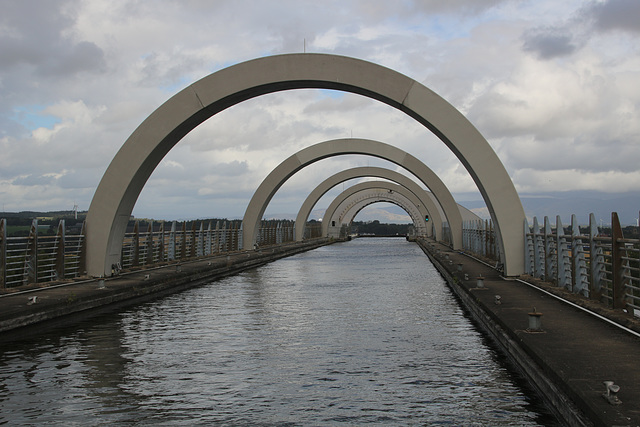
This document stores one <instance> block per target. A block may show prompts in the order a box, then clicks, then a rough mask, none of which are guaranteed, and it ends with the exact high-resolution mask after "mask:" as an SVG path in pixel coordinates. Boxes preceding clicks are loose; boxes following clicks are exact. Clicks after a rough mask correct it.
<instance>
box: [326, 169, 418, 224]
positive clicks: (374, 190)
mask: <svg viewBox="0 0 640 427" xmlns="http://www.w3.org/2000/svg"><path fill="white" fill-rule="evenodd" d="M372 198H376V199H377V200H376V201H389V202H392V203H395V204H397V205H398V206H401V207H402V208H403V209H404V210H405V211H406V212H407V213H408V214H409V216H410V217H411V219H412V221H413V223H414V226H415V227H416V229H417V230H422V232H426V229H427V223H426V221H425V215H427V214H428V211H427V209H426V208H425V206H424V205H421V202H420V199H418V197H416V195H415V194H413V193H412V192H411V191H409V190H408V189H407V188H405V187H403V186H401V185H398V184H393V183H390V182H387V181H367V182H361V183H359V184H356V185H353V186H351V187H349V188H347V189H346V190H344V191H343V192H341V193H340V194H339V195H338V196H336V198H335V199H333V201H332V202H331V204H329V207H328V208H327V210H326V211H325V213H324V217H323V218H322V235H323V236H328V235H329V227H332V226H334V225H333V222H334V221H336V224H337V225H335V227H340V226H341V224H342V220H343V218H344V217H345V215H347V214H348V213H349V211H351V210H352V209H353V208H354V207H355V206H357V205H358V203H359V202H361V201H362V200H365V199H372ZM371 203H373V202H370V203H367V204H371ZM362 207H364V206H362ZM362 207H360V209H362ZM360 209H358V210H360ZM356 213H357V212H356ZM354 215H355V213H354Z"/></svg>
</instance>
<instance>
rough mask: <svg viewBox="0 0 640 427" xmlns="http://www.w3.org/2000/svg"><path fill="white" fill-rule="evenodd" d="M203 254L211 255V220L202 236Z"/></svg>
mask: <svg viewBox="0 0 640 427" xmlns="http://www.w3.org/2000/svg"><path fill="white" fill-rule="evenodd" d="M204 255H211V221H209V224H208V225H207V231H206V232H205V238H204Z"/></svg>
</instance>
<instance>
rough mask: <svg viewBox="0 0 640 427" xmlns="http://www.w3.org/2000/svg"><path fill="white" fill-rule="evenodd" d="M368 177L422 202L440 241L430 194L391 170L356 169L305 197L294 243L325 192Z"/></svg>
mask: <svg viewBox="0 0 640 427" xmlns="http://www.w3.org/2000/svg"><path fill="white" fill-rule="evenodd" d="M368 176H370V177H376V178H385V179H388V180H391V181H393V182H395V183H397V184H399V185H401V186H403V187H405V188H407V189H408V190H409V191H411V192H412V193H413V194H415V196H416V197H418V199H420V202H422V204H423V206H425V207H426V209H427V212H428V213H429V215H430V217H431V219H432V221H433V228H434V232H435V239H436V240H440V239H441V236H440V234H441V233H442V217H441V216H440V212H439V210H438V207H437V206H436V202H434V199H435V198H432V194H431V193H429V192H427V191H425V190H424V189H423V188H422V187H420V186H419V185H418V184H417V183H416V182H415V181H413V180H412V179H410V178H408V177H406V176H404V175H402V174H401V173H398V172H396V171H393V170H391V169H384V168H378V167H357V168H352V169H347V170H344V171H342V172H338V173H337V174H335V175H333V176H331V177H329V178H327V179H326V180H324V181H322V182H321V183H320V184H319V185H318V186H317V187H316V188H315V189H314V190H313V191H312V192H311V193H309V196H307V198H306V199H305V201H304V202H303V203H302V207H301V208H300V210H299V211H298V215H297V216H296V222H295V224H296V241H301V240H303V237H304V229H305V225H306V223H307V219H308V218H309V215H310V214H311V210H312V209H313V207H314V206H315V205H316V203H317V202H318V200H320V198H321V197H322V196H323V195H324V194H325V193H326V192H327V191H329V190H330V189H332V188H333V187H335V186H336V185H338V184H340V183H342V182H344V181H347V180H349V179H353V178H362V177H368ZM429 228H430V227H427V232H428V230H429Z"/></svg>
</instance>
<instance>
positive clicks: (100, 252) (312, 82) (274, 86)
mask: <svg viewBox="0 0 640 427" xmlns="http://www.w3.org/2000/svg"><path fill="white" fill-rule="evenodd" d="M303 88H316V89H335V90H341V91H346V92H352V93H357V94H360V95H364V96H367V97H369V98H372V99H376V100H378V101H381V102H384V103H386V104H388V105H390V106H393V107H394V108H397V109H398V110H400V111H402V112H404V113H405V114H407V115H409V116H410V117H412V118H414V119H415V120H417V121H418V122H419V123H421V124H422V125H424V126H425V127H427V128H428V129H430V130H431V131H432V132H433V133H434V134H435V135H437V136H438V137H439V138H440V139H441V140H442V141H443V142H444V143H445V144H446V145H447V146H448V147H449V148H450V149H451V151H452V152H453V153H454V154H455V155H456V156H457V157H458V159H459V160H460V161H461V162H462V164H463V165H464V166H465V168H466V169H467V171H469V173H470V175H471V177H472V178H473V180H474V181H475V183H476V185H477V186H478V189H479V190H480V193H481V194H482V196H483V198H484V201H485V203H486V205H487V208H488V209H489V212H490V214H491V217H492V218H493V220H494V223H495V226H496V230H497V232H498V244H499V246H500V252H501V254H502V257H503V259H504V265H505V274H506V275H508V276H513V275H519V274H521V273H523V272H524V236H523V233H522V224H523V223H524V220H525V215H524V210H523V208H522V204H521V203H520V199H519V198H518V194H517V192H516V190H515V188H514V186H513V183H512V182H511V179H510V177H509V174H508V173H507V171H506V170H505V168H504V166H503V165H502V163H501V162H500V160H499V159H498V157H497V155H496V154H495V152H494V151H493V150H492V149H491V146H490V145H489V143H488V142H487V141H486V140H485V139H484V137H483V136H482V135H481V134H480V132H478V131H477V130H476V128H475V127H474V126H473V125H472V124H471V123H470V122H469V121H468V120H467V119H466V118H465V117H464V116H463V115H462V114H461V113H460V112H459V111H458V110H457V109H456V108H454V107H453V106H452V105H451V104H449V103H448V102H446V101H445V100H444V99H442V98H441V97H440V96H438V95H437V94H436V93H434V92H433V91H431V90H430V89H428V88H427V87H425V86H423V85H422V84H420V83H419V82H417V81H415V80H413V79H411V78H409V77H407V76H404V75H402V74H400V73H398V72H396V71H393V70H391V69H388V68H385V67H382V66H379V65H376V64H373V63H370V62H366V61H362V60H359V59H354V58H349V57H343V56H336V55H325V54H306V53H305V54H289V55H277V56H270V57H266V58H260V59H254V60H251V61H247V62H243V63H240V64H237V65H234V66H231V67H228V68H225V69H223V70H220V71H218V72H215V73H213V74H211V75H209V76H207V77H204V78H203V79H201V80H199V81H197V82H195V83H193V84H192V85H191V86H189V87H187V88H185V89H183V90H182V91H180V92H179V93H177V94H176V95H174V96H173V97H171V98H170V99H169V100H168V101H166V102H165V103H164V104H163V105H161V106H160V107H159V108H158V109H157V110H155V111H154V112H153V113H152V114H151V115H150V116H149V117H147V118H146V119H145V120H144V121H143V122H142V123H141V124H140V126H138V128H137V129H136V130H135V131H134V132H133V134H132V135H131V136H130V137H129V138H128V139H127V141H126V142H125V143H124V145H123V146H122V147H121V148H120V150H119V151H118V153H117V154H116V156H115V157H114V159H113V160H112V162H111V164H110V165H109V167H108V168H107V170H106V172H105V174H104V176H103V177H102V180H101V181H100V184H99V185H98V188H97V189H96V192H95V194H94V197H93V200H92V201H91V206H90V207H89V212H88V214H87V221H86V223H87V271H88V273H89V274H91V275H94V276H98V275H103V274H109V273H110V271H111V265H112V264H113V263H115V262H117V261H118V260H119V259H120V253H121V246H122V241H123V239H124V233H125V230H126V225H127V222H128V220H129V217H130V215H131V212H132V211H133V207H134V205H135V202H136V200H137V199H138V196H139V194H140V192H141V191H142V188H143V187H144V185H145V183H146V182H147V180H148V178H149V176H150V175H151V173H152V172H153V170H154V169H155V167H156V166H157V165H158V164H159V163H160V161H161V160H162V158H163V157H164V156H165V155H166V154H167V153H168V152H169V151H170V150H171V148H172V147H173V146H174V145H175V144H176V143H177V142H178V141H180V139H182V138H183V137H184V136H185V135H186V134H187V133H189V132H190V131H191V130H192V129H194V128H195V127H196V126H198V125H199V124H201V123H202V122H203V121H205V120H206V119H208V118H210V117H211V116H213V115H215V114H217V113H219V112H220V111H222V110H224V109H226V108H229V107H231V106H233V105H236V104H238V103H240V102H243V101H245V100H247V99H250V98H254V97H257V96H261V95H264V94H267V93H273V92H278V91H283V90H289V89H303ZM452 225H453V224H452Z"/></svg>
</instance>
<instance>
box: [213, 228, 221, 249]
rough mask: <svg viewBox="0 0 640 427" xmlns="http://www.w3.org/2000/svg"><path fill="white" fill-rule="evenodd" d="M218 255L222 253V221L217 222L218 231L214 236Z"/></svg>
mask: <svg viewBox="0 0 640 427" xmlns="http://www.w3.org/2000/svg"><path fill="white" fill-rule="evenodd" d="M214 241H215V243H214V244H215V248H216V253H220V221H216V231H215V236H214Z"/></svg>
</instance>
